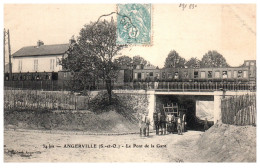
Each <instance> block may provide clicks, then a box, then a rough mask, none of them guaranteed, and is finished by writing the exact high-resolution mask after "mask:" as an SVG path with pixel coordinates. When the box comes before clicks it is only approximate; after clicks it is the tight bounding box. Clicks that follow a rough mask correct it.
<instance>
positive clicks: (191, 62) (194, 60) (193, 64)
mask: <svg viewBox="0 0 260 168" xmlns="http://www.w3.org/2000/svg"><path fill="white" fill-rule="evenodd" d="M199 65H200V60H199V59H197V58H195V57H192V58H191V59H190V60H189V61H187V62H186V63H185V66H186V67H187V68H196V67H198V66H199Z"/></svg>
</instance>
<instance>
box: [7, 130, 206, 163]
mask: <svg viewBox="0 0 260 168" xmlns="http://www.w3.org/2000/svg"><path fill="white" fill-rule="evenodd" d="M202 134H203V132H198V131H189V132H186V133H184V135H177V134H171V135H161V136H156V135H154V134H151V135H150V137H148V138H147V137H140V136H139V135H138V134H131V135H118V136H117V135H113V136H105V135H75V134H62V132H61V133H58V134H53V133H47V132H43V133H40V132H34V131H30V130H28V131H26V132H21V131H13V130H6V131H5V132H4V138H5V139H4V150H5V154H4V161H5V162H38V161H39V162H201V161H204V162H205V161H206V160H203V158H200V155H198V154H197V153H196V149H195V148H193V147H195V142H196V140H197V139H198V138H199V137H200V136H201V135H202Z"/></svg>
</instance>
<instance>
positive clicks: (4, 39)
mask: <svg viewBox="0 0 260 168" xmlns="http://www.w3.org/2000/svg"><path fill="white" fill-rule="evenodd" d="M3 46H4V73H5V29H4V43H3Z"/></svg>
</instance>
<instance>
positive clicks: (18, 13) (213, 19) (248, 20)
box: [4, 4, 256, 67]
mask: <svg viewBox="0 0 260 168" xmlns="http://www.w3.org/2000/svg"><path fill="white" fill-rule="evenodd" d="M188 5H189V4H188ZM114 11H116V5H115V4H96V5H95V4H91V5H90V4H75V5H71V4H66V5H62V4H56V5H54V4H50V5H48V4H44V5H43V4H30V5H29V4H16V5H15V4H5V5H4V27H5V28H6V29H9V31H10V37H11V39H10V42H11V53H14V52H16V51H17V50H19V49H20V48H22V47H24V46H33V45H36V42H37V41H38V40H42V41H43V42H44V44H46V45H47V44H64V43H68V42H69V39H70V38H71V37H72V36H73V35H74V36H75V37H77V36H78V33H79V31H80V29H81V28H82V27H83V26H84V25H85V24H88V23H90V22H91V21H92V22H94V21H96V20H97V19H98V18H99V16H101V15H103V14H108V13H111V12H114ZM113 17H114V19H116V16H115V15H114V16H113ZM107 19H110V18H107ZM171 50H176V51H177V52H178V53H179V55H180V56H182V57H184V58H185V59H186V60H189V59H190V58H191V57H197V58H199V59H201V58H202V57H203V55H204V54H205V53H206V52H208V51H209V50H216V51H218V52H219V53H220V54H222V55H223V56H224V57H225V58H226V60H227V62H228V63H229V64H230V65H231V66H238V65H241V64H242V63H243V62H244V60H247V59H256V6H255V5H245V4H244V5H234V4H232V5H220V4H218V5H213V4H210V5H203V4H197V7H195V8H194V9H189V8H188V6H187V7H186V8H185V9H184V10H183V9H182V8H181V7H179V4H153V5H152V44H151V45H149V46H129V47H128V48H126V49H124V50H122V51H121V52H120V53H119V56H120V55H128V56H131V57H132V56H135V55H140V56H142V57H144V58H145V59H146V60H148V61H150V62H151V63H152V64H153V65H156V66H159V67H163V66H164V61H165V59H166V57H167V55H168V54H169V52H170V51H171Z"/></svg>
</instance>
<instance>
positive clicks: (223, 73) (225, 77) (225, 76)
mask: <svg viewBox="0 0 260 168" xmlns="http://www.w3.org/2000/svg"><path fill="white" fill-rule="evenodd" d="M222 78H223V79H227V71H222Z"/></svg>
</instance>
